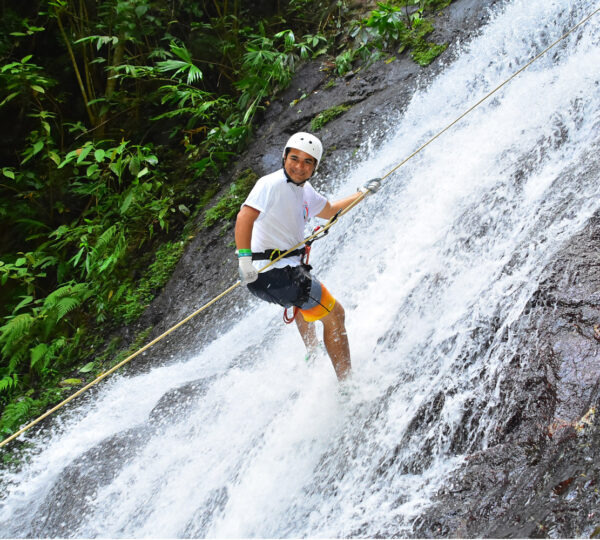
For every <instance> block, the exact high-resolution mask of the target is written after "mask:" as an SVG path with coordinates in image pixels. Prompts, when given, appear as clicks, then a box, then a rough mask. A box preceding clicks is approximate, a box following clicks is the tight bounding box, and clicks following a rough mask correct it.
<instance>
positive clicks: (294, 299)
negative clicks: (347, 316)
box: [248, 266, 335, 321]
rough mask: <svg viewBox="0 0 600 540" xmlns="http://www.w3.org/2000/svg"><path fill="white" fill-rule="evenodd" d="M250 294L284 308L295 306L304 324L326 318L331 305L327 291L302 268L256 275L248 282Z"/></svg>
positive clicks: (333, 302)
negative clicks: (254, 279) (255, 277)
mask: <svg viewBox="0 0 600 540" xmlns="http://www.w3.org/2000/svg"><path fill="white" fill-rule="evenodd" d="M248 289H249V290H250V292H251V293H252V294H254V295H255V296H257V297H258V298H260V299H261V300H266V301H267V302H271V303H273V304H279V305H280V306H283V307H284V308H289V307H292V306H296V307H298V308H299V309H300V311H301V313H302V315H303V317H304V319H305V320H307V321H316V320H319V319H322V318H323V317H325V315H327V314H328V313H329V312H330V311H331V310H332V309H333V306H334V304H335V299H334V298H333V297H332V296H331V294H330V293H329V291H328V290H327V289H326V288H325V287H324V286H323V285H322V284H321V282H319V281H318V280H316V279H315V278H313V277H312V276H311V275H310V273H309V272H308V270H306V269H305V268H304V267H302V266H285V267H284V268H273V269H271V270H268V271H266V272H259V273H258V279H257V280H256V281H254V282H252V283H248Z"/></svg>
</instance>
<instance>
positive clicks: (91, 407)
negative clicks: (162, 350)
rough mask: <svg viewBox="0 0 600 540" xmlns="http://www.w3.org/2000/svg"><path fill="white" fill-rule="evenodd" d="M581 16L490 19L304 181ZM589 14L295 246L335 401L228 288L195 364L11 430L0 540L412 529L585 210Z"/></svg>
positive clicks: (437, 108)
mask: <svg viewBox="0 0 600 540" xmlns="http://www.w3.org/2000/svg"><path fill="white" fill-rule="evenodd" d="M597 7H598V5H597V2H594V1H593V0H512V1H510V2H507V3H505V4H502V6H500V7H498V8H496V11H495V12H494V13H493V14H492V16H491V18H490V21H489V22H488V23H487V25H486V26H485V27H484V28H482V29H481V31H480V33H479V34H478V35H477V36H476V37H474V39H473V40H472V41H470V42H469V43H468V44H466V45H463V46H461V47H460V52H459V54H458V55H457V56H456V59H455V60H454V61H452V62H451V63H450V64H449V65H447V66H445V67H444V68H443V69H442V70H441V72H440V73H439V74H438V75H437V76H436V77H435V78H434V79H433V80H432V81H430V82H429V83H428V84H427V85H423V86H424V88H423V89H422V90H419V91H418V92H416V93H415V94H414V96H413V98H412V100H411V101H410V103H408V104H400V103H390V108H389V115H390V117H389V118H388V119H387V122H386V125H391V126H393V127H392V128H390V129H389V131H388V132H386V133H385V142H384V143H382V144H378V145H375V144H372V145H370V144H368V143H365V144H364V145H363V146H362V147H361V148H360V149H359V151H358V152H357V154H356V156H355V158H354V160H353V162H352V163H346V164H343V165H340V167H339V168H338V170H337V171H336V172H335V174H330V175H329V177H328V178H325V179H324V181H323V185H324V186H326V187H325V190H327V195H328V196H329V198H330V199H331V200H334V199H336V198H339V197H341V196H344V195H346V194H348V193H350V192H353V191H355V190H356V188H357V186H360V185H362V183H364V181H365V180H366V179H368V178H372V177H375V176H382V175H384V174H385V173H387V172H388V171H389V170H391V169H392V168H393V167H394V166H395V165H396V164H397V163H399V162H400V161H401V160H402V159H404V158H405V157H406V156H408V155H410V154H411V153H412V152H413V151H414V150H415V149H416V148H418V147H419V146H420V145H422V144H423V143H424V142H426V141H427V140H429V139H430V138H431V137H432V136H434V135H435V134H436V133H438V132H439V131H440V129H442V128H443V127H444V126H446V125H448V124H449V123H450V122H452V121H453V120H454V119H455V118H456V117H457V116H459V115H460V114H461V113H462V112H464V111H465V110H467V109H468V108H469V107H470V106H471V105H473V104H474V103H476V102H477V101H478V100H479V99H481V98H482V97H483V96H484V95H486V94H487V93H488V92H490V91H491V90H492V89H493V88H495V87H496V86H498V85H499V84H500V83H501V82H503V81H504V80H505V79H507V78H508V77H509V76H510V75H512V74H513V73H514V72H515V71H516V70H517V69H519V67H521V66H522V65H523V64H524V63H525V62H527V61H528V60H529V59H531V58H532V57H534V56H535V55H536V54H538V53H539V52H540V51H541V50H543V49H544V48H545V47H547V46H548V45H549V44H550V43H552V42H553V41H555V40H556V39H558V38H559V37H560V36H561V35H563V33H564V32H565V31H566V30H568V29H569V28H571V27H572V26H574V25H575V24H576V23H577V22H579V21H580V20H581V19H583V18H584V17H585V16H586V15H588V14H589V13H591V12H592V11H593V10H594V9H596V8H597ZM599 17H600V15H597V16H595V17H594V18H593V19H592V20H591V21H590V23H588V24H586V25H584V26H582V27H581V28H579V29H578V30H577V31H576V32H574V33H573V34H572V35H570V36H569V37H568V38H567V39H565V40H564V41H563V42H561V44H560V45H558V46H557V47H556V48H555V49H553V50H552V51H551V52H550V53H549V54H547V55H545V56H543V57H542V58H541V59H539V60H538V61H537V62H535V63H534V64H533V65H532V66H531V67H530V68H529V69H527V70H526V71H525V72H523V73H522V74H520V75H519V76H518V77H517V78H515V79H514V80H513V81H512V82H511V83H510V84H508V85H507V86H505V87H503V88H502V89H501V90H500V91H499V92H498V93H496V94H495V95H494V96H493V98H492V99H490V100H487V101H485V102H484V103H483V104H482V105H481V106H479V107H478V108H477V109H475V111H474V112H473V113H472V114H470V115H468V116H467V117H466V118H465V119H464V120H462V121H461V122H460V123H459V124H457V125H456V126H454V127H453V128H452V129H451V130H449V131H448V132H447V133H445V134H444V135H443V136H442V137H440V138H439V139H437V140H436V141H435V142H434V143H432V144H431V145H429V146H427V147H426V148H425V149H424V150H423V151H422V152H420V153H419V154H418V155H417V156H415V158H414V159H411V160H410V161H409V162H408V163H407V164H406V165H404V166H403V167H401V168H400V169H399V170H398V171H397V172H396V173H394V174H393V175H391V176H389V177H388V178H387V179H386V180H385V182H384V186H383V187H382V189H381V191H380V192H379V193H378V194H377V195H374V196H372V197H369V198H368V199H367V200H366V201H365V202H363V203H361V204H360V205H359V206H358V207H357V208H356V209H355V210H353V211H352V212H351V213H349V214H348V215H347V216H345V217H344V218H343V219H341V220H340V222H339V223H338V224H336V225H335V226H334V227H332V229H331V232H330V234H329V235H328V236H327V238H326V239H325V240H323V241H319V242H316V243H315V244H314V247H313V252H312V254H311V263H312V264H313V266H314V272H315V275H316V276H318V278H319V279H320V280H321V281H323V283H325V284H326V286H327V288H328V289H329V290H330V291H331V292H332V294H333V295H334V296H335V297H336V298H337V299H338V300H339V301H340V302H341V303H342V305H343V306H344V308H345V310H346V322H347V329H348V335H349V339H350V347H351V351H352V363H353V378H352V382H351V384H350V385H349V386H348V388H345V387H344V388H342V389H340V388H339V386H338V383H337V381H336V379H335V376H334V372H333V369H332V366H331V364H330V362H329V360H328V359H327V357H326V356H325V355H323V356H321V357H320V358H318V359H317V360H316V361H315V363H314V364H313V365H307V364H306V363H305V361H304V359H303V358H304V350H303V346H302V343H301V340H300V337H299V336H298V334H297V332H296V330H295V328H291V327H286V326H285V325H283V324H282V322H281V310H280V309H278V308H277V307H275V306H272V305H268V304H264V303H259V302H258V301H255V300H254V299H252V298H251V297H250V296H249V295H248V296H247V305H244V306H242V307H241V308H240V309H239V310H238V311H237V312H236V314H235V316H236V317H238V318H239V321H238V322H237V323H236V324H234V325H233V326H232V327H231V328H230V329H229V330H227V331H224V332H223V333H222V334H221V335H220V337H218V338H217V339H215V340H214V341H212V342H211V343H207V344H205V345H204V346H203V347H202V349H201V350H200V352H199V353H196V354H194V356H192V357H190V356H187V355H185V354H183V353H182V354H181V355H180V356H179V357H178V358H177V359H175V360H174V361H172V362H170V363H168V364H166V365H164V366H162V367H157V368H155V369H152V370H150V371H148V372H147V373H143V374H139V375H135V376H127V377H126V376H120V375H115V376H113V377H112V378H111V379H109V380H107V381H106V382H105V383H103V384H102V385H101V386H100V387H99V389H98V391H97V392H96V393H95V394H94V395H93V397H92V396H84V397H83V398H82V399H81V400H79V401H78V402H77V403H76V405H75V406H73V407H70V408H69V410H68V411H67V412H65V413H64V414H61V415H60V416H59V417H57V418H56V420H55V422H54V423H53V427H52V428H51V429H50V430H49V431H46V432H44V433H40V434H37V435H27V436H26V439H28V440H29V442H30V443H31V445H32V450H31V452H30V456H29V459H28V461H27V463H26V464H25V465H24V466H23V467H22V469H21V470H19V471H8V470H5V471H3V472H2V473H0V482H1V483H2V486H3V491H4V493H3V495H1V496H0V536H2V537H32V536H33V537H36V536H37V537H39V536H58V537H115V538H119V537H129V538H134V537H304V536H309V537H348V536H368V537H375V536H403V535H410V531H411V522H412V520H414V519H415V517H417V516H419V515H420V514H421V513H423V512H425V511H426V509H427V507H428V505H429V504H431V496H432V495H433V494H434V493H435V492H436V490H438V489H439V488H440V487H441V486H443V485H444V482H445V481H446V479H447V478H448V477H449V475H450V474H451V473H452V471H454V470H455V469H456V468H457V467H458V466H460V464H461V463H463V462H464V460H465V457H466V456H467V455H468V454H469V453H472V452H476V451H479V450H483V449H486V448H487V447H488V446H489V445H492V444H494V430H495V427H496V426H497V424H498V422H500V421H502V419H501V418H499V415H500V414H501V412H500V411H501V410H502V408H501V407H499V406H498V405H499V401H500V400H501V399H502V395H501V394H502V393H501V391H500V388H501V384H502V375H501V368H502V366H503V363H504V362H506V359H507V358H509V357H510V356H511V354H513V353H514V350H515V348H516V347H517V346H518V339H517V338H518V333H519V319H520V316H521V315H522V312H523V309H524V307H525V305H526V303H527V302H528V300H529V299H530V298H531V296H532V294H533V293H534V292H535V291H536V290H537V288H538V286H539V282H540V278H541V276H542V272H543V269H544V267H545V266H547V265H548V264H549V263H550V262H551V261H552V258H553V256H554V255H555V254H556V253H557V251H558V250H559V249H560V248H561V247H562V246H563V245H564V244H565V242H567V241H568V240H569V239H570V238H572V237H573V235H574V234H575V233H577V232H578V231H579V230H581V228H582V227H583V226H584V225H585V223H586V222H587V220H588V219H589V218H590V217H591V216H592V215H593V214H594V212H596V211H597V210H598V209H599V208H600V182H598V177H599V173H600V157H599V152H598V148H600V47H599V45H600V24H599V23H600V19H599ZM399 111H400V112H399ZM231 272H232V273H234V272H235V268H232V269H231ZM190 311H191V310H190ZM208 316H210V315H208ZM198 339H199V341H201V339H202V337H201V336H199V338H198ZM467 412H469V414H466V413H467Z"/></svg>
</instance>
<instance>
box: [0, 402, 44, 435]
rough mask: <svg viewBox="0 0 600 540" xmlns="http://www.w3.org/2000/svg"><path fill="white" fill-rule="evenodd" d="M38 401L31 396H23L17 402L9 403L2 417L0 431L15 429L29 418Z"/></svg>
mask: <svg viewBox="0 0 600 540" xmlns="http://www.w3.org/2000/svg"><path fill="white" fill-rule="evenodd" d="M36 404H37V402H36V401H35V400H33V399H31V398H30V397H26V398H23V399H22V400H21V401H17V402H16V403H9V404H8V405H7V406H6V407H5V408H4V412H3V413H2V417H0V431H3V432H6V431H14V430H16V428H17V427H19V426H20V425H21V424H22V423H24V422H25V421H26V420H27V417H28V415H29V411H30V410H31V409H33V407H34V406H35V405H36Z"/></svg>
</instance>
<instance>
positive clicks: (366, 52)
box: [336, 0, 451, 75]
mask: <svg viewBox="0 0 600 540" xmlns="http://www.w3.org/2000/svg"><path fill="white" fill-rule="evenodd" d="M450 2H451V0H404V1H401V2H398V3H394V2H378V3H377V9H374V10H373V11H371V13H370V14H369V16H368V17H366V18H364V19H361V20H359V21H354V22H353V23H352V28H351V30H350V36H351V37H352V39H353V46H352V47H351V48H350V49H347V50H345V51H343V52H342V53H341V54H339V55H338V56H337V57H336V71H337V72H338V74H339V75H344V74H345V73H347V72H348V71H350V70H351V69H352V65H353V62H354V61H355V60H356V59H357V58H361V59H362V60H363V61H364V62H366V63H369V62H373V61H375V60H377V59H379V58H381V56H382V55H383V54H384V53H386V52H387V53H390V52H394V51H396V52H403V51H404V50H405V49H411V50H412V57H413V59H414V60H415V61H416V62H417V63H419V64H420V65H428V64H429V63H431V62H432V61H433V60H434V59H435V58H436V57H437V56H438V55H439V54H441V53H442V52H443V51H444V50H445V49H446V45H437V44H435V43H428V42H426V41H425V39H424V38H425V36H426V35H427V34H429V33H430V32H431V31H432V30H433V25H432V24H431V22H430V21H429V20H427V19H426V18H425V16H424V13H425V11H426V10H430V11H431V10H435V9H440V8H441V7H445V6H447V5H448V4H450ZM397 4H398V5H397Z"/></svg>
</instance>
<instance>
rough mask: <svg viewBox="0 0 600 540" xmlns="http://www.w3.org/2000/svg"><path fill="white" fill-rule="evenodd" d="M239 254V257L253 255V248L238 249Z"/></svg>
mask: <svg viewBox="0 0 600 540" xmlns="http://www.w3.org/2000/svg"><path fill="white" fill-rule="evenodd" d="M237 256H238V257H252V250H251V249H238V250H237Z"/></svg>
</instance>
